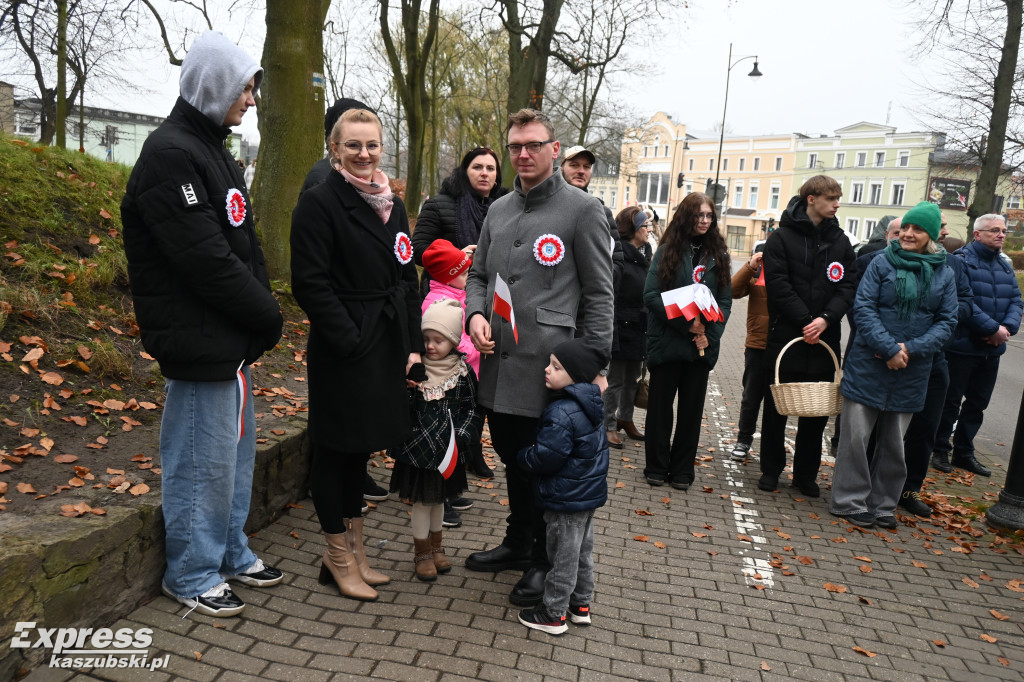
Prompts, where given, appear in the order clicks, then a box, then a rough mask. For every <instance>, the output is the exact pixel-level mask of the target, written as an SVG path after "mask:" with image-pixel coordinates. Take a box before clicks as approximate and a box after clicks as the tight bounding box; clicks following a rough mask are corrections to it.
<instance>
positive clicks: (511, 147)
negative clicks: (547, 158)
mask: <svg viewBox="0 0 1024 682" xmlns="http://www.w3.org/2000/svg"><path fill="white" fill-rule="evenodd" d="M552 142H554V140H544V141H543V142H527V143H526V144H507V145H505V149H507V150H508V153H509V154H511V155H512V156H519V155H520V154H521V153H522V151H523V149H526V151H527V153H529V154H536V153H538V152H539V151H540V148H541V147H543V146H544V145H546V144H550V143H552Z"/></svg>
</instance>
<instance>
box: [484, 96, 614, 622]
mask: <svg viewBox="0 0 1024 682" xmlns="http://www.w3.org/2000/svg"><path fill="white" fill-rule="evenodd" d="M507 130H508V145H507V146H506V148H507V149H508V151H509V155H510V157H511V160H512V167H513V168H514V169H515V171H516V179H515V183H514V191H513V192H512V193H510V194H507V195H505V196H504V197H502V198H500V199H498V200H497V201H495V202H494V203H493V204H492V205H491V208H490V209H489V210H488V212H487V218H486V220H485V221H484V224H483V227H482V228H481V231H480V241H479V242H478V244H477V250H476V253H475V255H474V258H473V267H472V269H471V270H470V273H469V281H468V283H467V286H466V292H467V295H466V320H467V323H466V324H467V328H468V330H469V333H470V336H471V337H472V339H473V343H474V345H476V347H477V348H478V349H479V350H480V352H481V354H482V355H483V358H482V359H481V362H480V390H479V394H478V400H479V402H480V403H481V404H482V405H483V406H484V407H486V408H487V409H488V410H489V412H488V417H487V418H488V423H489V424H490V432H491V441H492V443H493V445H494V450H495V451H496V452H497V453H498V456H499V457H500V458H501V461H502V463H504V465H505V476H506V480H507V484H508V498H509V516H508V526H507V529H506V531H505V537H504V539H503V540H502V542H501V544H500V545H498V546H497V547H495V548H492V549H490V550H487V551H483V552H476V553H474V554H471V555H470V556H469V557H467V558H466V568H468V569H470V570H473V571H503V570H508V569H520V570H523V569H528V570H527V572H526V574H525V575H524V576H523V578H522V579H521V580H520V581H519V582H518V583H517V584H516V586H515V588H514V589H513V590H512V594H511V596H510V599H511V601H512V603H513V604H515V605H517V606H533V605H535V604H537V603H539V602H540V600H541V598H542V597H543V594H544V578H545V576H546V574H547V570H548V567H549V565H550V564H549V563H548V558H547V552H546V529H545V525H544V518H543V516H542V510H541V509H540V508H539V507H538V506H537V504H535V501H534V493H533V488H532V481H531V479H530V476H529V474H528V473H527V472H526V471H524V470H523V469H521V468H520V467H519V465H518V463H517V462H516V455H517V454H518V452H519V450H520V449H522V448H523V447H526V446H529V445H531V444H533V441H534V434H535V433H536V429H537V422H538V418H539V417H540V414H541V412H542V411H543V409H544V406H545V405H546V404H547V401H548V391H547V389H546V388H545V386H544V367H545V366H546V365H547V364H548V360H549V354H550V353H551V351H552V349H554V348H555V346H557V345H559V344H560V343H562V342H563V341H567V340H569V339H571V338H573V336H576V335H582V336H584V337H586V340H587V342H588V343H589V344H592V346H593V348H594V349H595V350H597V351H598V352H599V353H600V354H601V356H603V358H604V362H605V363H607V361H608V358H609V357H610V355H611V343H612V319H613V310H614V298H613V295H612V256H611V248H610V247H611V243H610V238H609V234H608V222H607V219H606V218H605V214H604V209H603V208H602V206H601V202H600V201H598V200H597V199H596V198H595V197H594V196H592V195H590V194H587V193H586V192H581V191H579V190H578V189H576V188H575V187H573V186H571V185H570V184H569V183H568V182H566V180H565V178H564V177H563V176H562V174H561V173H556V172H554V171H555V168H554V163H555V159H557V158H558V155H559V150H560V146H559V143H558V141H557V140H556V139H555V134H554V127H553V126H552V124H551V121H550V119H548V117H547V116H545V115H544V114H543V113H541V112H540V111H536V110H534V109H521V110H519V111H518V112H516V113H514V114H512V115H510V116H509V119H508V127H507ZM498 277H500V278H501V280H502V281H503V282H504V283H506V284H507V285H508V289H507V291H508V292H509V293H510V295H511V299H512V300H511V301H510V303H511V306H512V310H513V316H514V319H515V327H513V325H512V324H510V323H509V322H507V321H505V320H503V319H502V317H499V316H498V315H493V316H492V313H493V312H499V313H500V309H499V310H498V311H495V310H492V306H493V301H494V292H495V281H496V280H497V278H498ZM577 327H581V329H577ZM578 332H581V333H582V334H579V333H578ZM595 378H596V377H595ZM602 433H604V432H603V431H602Z"/></svg>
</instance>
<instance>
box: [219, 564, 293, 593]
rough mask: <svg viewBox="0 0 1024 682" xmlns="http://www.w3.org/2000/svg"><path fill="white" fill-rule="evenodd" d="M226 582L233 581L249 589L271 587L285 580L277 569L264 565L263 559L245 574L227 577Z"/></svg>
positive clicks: (225, 577)
mask: <svg viewBox="0 0 1024 682" xmlns="http://www.w3.org/2000/svg"><path fill="white" fill-rule="evenodd" d="M224 579H225V580H233V581H235V582H236V583H242V584H243V585H248V586H249V587H271V586H272V585H277V584H278V583H279V582H281V581H282V580H284V573H282V572H281V571H279V570H278V569H276V568H271V567H270V566H266V565H264V564H263V559H256V563H254V564H253V565H252V566H250V567H249V570H247V571H246V572H245V573H239V574H238V575H226V576H224Z"/></svg>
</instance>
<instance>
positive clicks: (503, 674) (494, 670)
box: [479, 664, 544, 682]
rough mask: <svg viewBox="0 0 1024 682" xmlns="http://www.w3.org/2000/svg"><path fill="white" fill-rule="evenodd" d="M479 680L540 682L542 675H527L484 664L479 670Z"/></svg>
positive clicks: (518, 671)
mask: <svg viewBox="0 0 1024 682" xmlns="http://www.w3.org/2000/svg"><path fill="white" fill-rule="evenodd" d="M479 679H481V680H491V681H492V682H541V681H542V680H543V679H544V676H543V675H538V674H537V673H529V672H527V671H525V670H522V671H521V670H516V669H515V668H510V667H503V666H499V665H493V664H485V665H484V666H483V667H481V668H480V674H479Z"/></svg>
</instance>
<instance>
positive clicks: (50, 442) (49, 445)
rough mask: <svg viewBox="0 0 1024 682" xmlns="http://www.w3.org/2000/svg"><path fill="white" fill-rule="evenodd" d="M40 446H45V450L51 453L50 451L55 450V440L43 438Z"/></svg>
mask: <svg viewBox="0 0 1024 682" xmlns="http://www.w3.org/2000/svg"><path fill="white" fill-rule="evenodd" d="M39 444H40V445H42V446H43V449H44V450H46V451H47V452H49V451H50V449H51V448H53V439H52V438H46V437H43V438H41V439H40V440H39Z"/></svg>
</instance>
